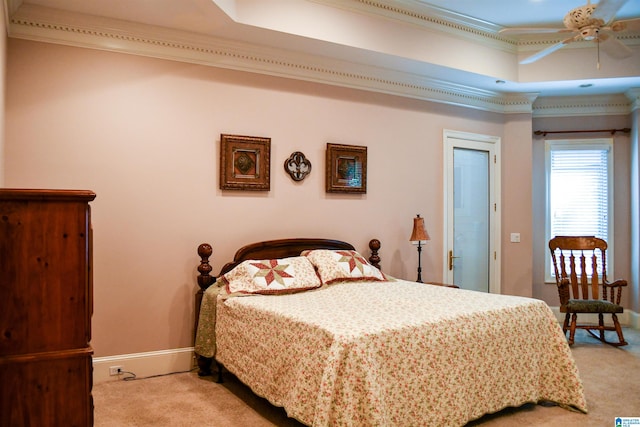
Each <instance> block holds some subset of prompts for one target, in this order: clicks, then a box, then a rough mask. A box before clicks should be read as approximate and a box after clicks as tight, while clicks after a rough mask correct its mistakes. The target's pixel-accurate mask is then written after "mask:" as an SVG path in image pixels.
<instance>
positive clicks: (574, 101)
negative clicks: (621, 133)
mask: <svg viewBox="0 0 640 427" xmlns="http://www.w3.org/2000/svg"><path fill="white" fill-rule="evenodd" d="M637 102H638V100H637V97H636V103H637ZM630 112H631V103H630V102H629V99H628V98H627V97H626V96H625V95H599V96H563V97H544V98H540V99H538V100H536V101H535V102H534V103H533V117H580V116H619V115H626V114H629V113H630Z"/></svg>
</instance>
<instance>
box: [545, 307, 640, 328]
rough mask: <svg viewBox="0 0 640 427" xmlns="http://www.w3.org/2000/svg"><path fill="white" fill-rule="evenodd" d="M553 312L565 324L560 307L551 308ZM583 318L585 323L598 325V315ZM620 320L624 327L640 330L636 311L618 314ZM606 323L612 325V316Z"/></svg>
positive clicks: (582, 316)
mask: <svg viewBox="0 0 640 427" xmlns="http://www.w3.org/2000/svg"><path fill="white" fill-rule="evenodd" d="M551 311H553V314H555V316H556V318H557V319H558V322H560V324H562V323H563V322H564V313H560V307H551ZM580 318H582V319H583V320H582V321H584V322H585V323H586V322H589V323H595V324H597V323H598V315H597V314H581V315H580V316H579V319H580ZM618 320H619V321H620V324H621V325H622V326H628V327H630V328H633V329H640V316H639V315H638V313H636V312H635V311H631V310H625V311H624V313H621V314H618ZM604 323H605V325H606V324H612V325H613V322H612V321H611V316H605V317H604Z"/></svg>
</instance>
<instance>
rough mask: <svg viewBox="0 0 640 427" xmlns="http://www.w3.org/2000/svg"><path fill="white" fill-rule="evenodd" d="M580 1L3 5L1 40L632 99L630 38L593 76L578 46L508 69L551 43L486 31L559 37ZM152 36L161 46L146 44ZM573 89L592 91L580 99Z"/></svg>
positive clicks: (629, 6) (636, 66)
mask: <svg viewBox="0 0 640 427" xmlns="http://www.w3.org/2000/svg"><path fill="white" fill-rule="evenodd" d="M585 1H586V0H562V1H559V0H482V1H480V0H429V1H423V0H377V1H371V0H89V1H87V0H5V6H6V8H7V14H8V15H9V16H8V19H7V21H8V23H7V27H8V32H9V36H10V37H18V38H26V39H33V40H42V41H51V42H55V43H65V44H71V45H80V46H86V47H96V48H100V49H110V50H117V51H129V52H130V53H138V54H143V55H151V56H159V57H165V58H169V59H177V60H180V59H181V58H186V60H188V61H191V62H202V63H209V62H210V60H209V59H207V58H204V57H203V55H200V54H199V53H198V50H199V49H201V50H203V51H204V50H206V48H200V47H196V48H194V46H205V45H214V44H215V45H224V46H225V48H230V46H233V47H234V49H236V51H242V52H246V53H244V54H242V55H239V54H236V55H234V56H235V57H236V58H235V60H236V63H234V64H231V62H228V63H227V62H226V61H225V60H224V58H223V60H222V61H217V62H215V63H212V64H211V65H220V66H227V67H229V68H243V67H244V68H246V67H249V66H247V65H245V64H246V63H248V62H250V61H251V60H252V58H254V57H255V56H258V55H260V56H261V64H262V65H260V64H254V66H253V69H252V71H258V72H265V73H269V74H278V75H288V73H289V74H290V77H294V78H296V77H298V78H303V79H307V80H318V81H323V79H325V77H323V76H316V75H318V74H322V73H324V74H334V75H339V76H340V78H341V79H342V80H343V81H346V80H348V79H349V74H350V73H351V72H350V71H345V70H346V67H347V65H348V68H349V69H350V70H352V71H353V72H354V73H356V72H357V73H360V74H358V75H366V76H374V77H370V79H371V80H372V81H374V83H365V84H363V87H364V86H366V85H369V86H371V85H373V86H376V85H378V86H380V88H379V90H380V91H389V90H388V89H386V88H384V87H382V86H384V84H385V82H387V81H390V80H394V82H395V85H396V86H402V88H401V90H406V91H407V92H409V91H410V90H411V86H412V85H414V86H420V87H423V86H425V85H430V86H432V87H439V86H440V85H444V86H446V87H447V88H448V90H451V88H459V90H460V92H463V91H467V90H469V91H480V93H483V91H487V92H498V93H503V94H510V93H513V94H516V93H518V94H519V93H526V94H529V93H535V94H538V96H539V97H541V96H575V95H601V94H621V93H624V92H625V91H627V90H629V89H630V88H640V34H638V33H625V34H623V35H622V37H620V38H621V39H622V40H623V41H624V43H625V44H627V45H628V46H629V47H631V48H632V50H633V52H634V54H633V56H632V57H631V58H626V59H623V60H614V59H612V58H609V57H608V56H606V54H604V53H601V54H600V63H601V67H600V69H598V68H597V67H596V58H597V51H596V49H595V47H594V45H593V44H590V43H587V42H577V43H572V44H571V45H570V46H567V47H566V48H563V49H561V50H560V51H558V52H556V53H553V54H552V55H549V56H548V57H546V58H544V59H542V60H540V61H538V62H536V63H533V64H529V65H519V64H518V60H519V59H522V58H523V57H526V56H529V55H531V54H533V53H535V52H536V51H537V50H541V49H543V48H544V47H546V46H548V45H549V43H551V42H552V41H553V40H551V39H550V37H549V36H545V37H537V38H532V37H522V38H520V39H514V38H513V37H511V38H509V37H504V36H500V35H499V34H498V32H497V31H498V30H499V29H500V28H502V27H505V26H547V27H548V26H553V27H559V28H560V27H562V18H563V17H564V15H565V14H566V13H567V12H568V11H569V10H570V9H572V8H574V7H577V6H580V5H582V4H584V2H585ZM609 1H612V0H609ZM616 1H617V0H616ZM594 3H595V1H594ZM627 18H640V0H628V1H627V2H626V4H625V5H624V6H623V7H622V8H621V9H620V11H619V13H618V15H617V17H616V19H627ZM61 28H64V30H61ZM104 34H108V35H109V36H108V37H107V36H104ZM154 37H157V38H161V39H162V43H149V40H151V39H154ZM555 37H559V36H555ZM154 40H155V39H154ZM141 41H143V42H144V44H145V46H142V47H141ZM555 41H557V40H555ZM178 49H181V50H182V51H183V52H181V53H177V52H176V51H177V50H178ZM211 49H213V50H215V49H214V48H210V50H211ZM187 50H188V51H189V53H188V55H186V54H184V51H187ZM216 52H218V51H217V50H216ZM185 55H186V56H185ZM187 56H188V57H187ZM227 56H229V55H228V54H227ZM238 56H241V58H240V59H241V60H242V65H238V63H237V62H238V61H239V60H238V58H237V57H238ZM262 56H264V57H267V56H268V57H269V59H268V60H266V59H262ZM296 56H297V58H296V59H297V60H298V62H304V63H306V64H310V65H309V66H308V68H309V69H303V68H306V67H300V66H298V67H297V68H298V70H294V71H292V72H289V71H284V72H283V71H282V70H281V69H276V68H277V65H278V62H279V61H280V62H282V63H285V62H286V63H289V62H291V63H293V62H295V61H293V60H291V61H289V59H286V58H293V57H296ZM288 61H289V62H288ZM254 62H255V61H254ZM259 62H260V61H259ZM274 64H275V65H274ZM345 64H347V65H345ZM261 68H262V69H261ZM289 68H292V67H289ZM293 68H296V67H293ZM328 68H332V70H331V73H328V72H327V71H326V70H327V69H328ZM319 70H320V71H319ZM303 75H304V76H303ZM300 76H303V77H300ZM497 80H501V81H504V83H500V84H497V83H496V81H497ZM397 82H400V83H397ZM338 84H345V85H351V86H357V83H356V84H353V83H352V82H349V83H341V82H340V81H338ZM584 84H591V85H592V86H590V87H588V88H581V87H580V85H584ZM374 89H375V88H374ZM409 96H414V95H412V94H409Z"/></svg>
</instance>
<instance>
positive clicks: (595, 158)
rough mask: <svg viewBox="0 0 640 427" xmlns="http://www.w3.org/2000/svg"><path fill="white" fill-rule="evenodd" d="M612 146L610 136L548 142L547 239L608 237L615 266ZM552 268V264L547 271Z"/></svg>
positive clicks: (610, 253) (610, 258)
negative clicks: (586, 139) (595, 138)
mask: <svg viewBox="0 0 640 427" xmlns="http://www.w3.org/2000/svg"><path fill="white" fill-rule="evenodd" d="M612 147H613V146H612V140H610V139H605V140H603V139H598V140H588V141H575V140H572V141H547V195H548V200H547V203H548V204H547V208H548V209H547V241H548V240H550V239H551V238H553V237H555V236H596V237H599V238H601V239H604V240H605V241H606V242H607V243H608V244H609V250H608V251H607V252H608V256H607V258H608V262H607V264H608V265H609V266H612V265H613V263H612V259H613V258H612V254H613V251H612V243H613V242H612V233H611V231H612V230H611V227H610V219H611V218H612V217H613V212H612V209H613V208H612V204H611V203H610V202H611V200H612V175H611V171H612V166H611V165H612V163H611V162H612V157H613V156H612V154H611V153H612ZM551 270H552V268H551V266H550V268H548V269H547V272H550V273H551ZM609 273H611V271H610V272H609ZM549 278H550V276H549Z"/></svg>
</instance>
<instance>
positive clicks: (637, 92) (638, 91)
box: [624, 87, 640, 111]
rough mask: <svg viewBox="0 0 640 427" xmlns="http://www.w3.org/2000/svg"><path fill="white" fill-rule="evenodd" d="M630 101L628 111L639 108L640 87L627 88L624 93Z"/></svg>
mask: <svg viewBox="0 0 640 427" xmlns="http://www.w3.org/2000/svg"><path fill="white" fill-rule="evenodd" d="M624 95H625V96H626V97H627V99H628V100H629V102H630V105H629V111H638V110H639V109H640V87H637V88H632V89H629V90H628V91H626V92H625V94H624Z"/></svg>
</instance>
